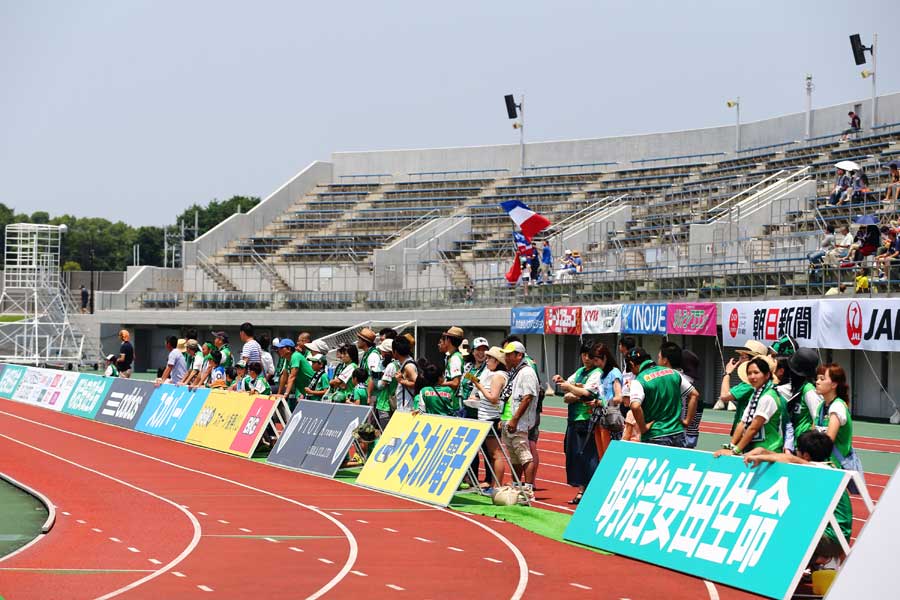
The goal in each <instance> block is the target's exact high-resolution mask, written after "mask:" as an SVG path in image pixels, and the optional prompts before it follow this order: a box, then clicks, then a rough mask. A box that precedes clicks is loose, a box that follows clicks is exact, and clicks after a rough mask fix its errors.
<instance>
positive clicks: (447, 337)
mask: <svg viewBox="0 0 900 600" xmlns="http://www.w3.org/2000/svg"><path fill="white" fill-rule="evenodd" d="M465 336H466V334H465V331H463V329H462V327H450V328H449V329H447V331H445V332H444V333H442V334H441V337H440V338H439V339H438V350H440V351H441V353H442V354H443V355H445V356H446V357H447V360H446V361H445V363H444V365H445V366H444V385H445V386H446V387H448V388H450V390H451V391H452V398H451V400H452V401H453V402H455V403H456V404H457V405H458V404H459V403H460V398H459V393H458V392H459V388H460V385H461V383H462V376H463V363H464V359H463V355H462V352H460V350H459V346H460V344H462V341H463V338H464V337H465ZM463 400H465V398H463Z"/></svg>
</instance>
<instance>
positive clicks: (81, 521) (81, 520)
mask: <svg viewBox="0 0 900 600" xmlns="http://www.w3.org/2000/svg"><path fill="white" fill-rule="evenodd" d="M75 522H76V523H78V524H79V525H84V524H85V523H87V521H85V520H84V519H75Z"/></svg>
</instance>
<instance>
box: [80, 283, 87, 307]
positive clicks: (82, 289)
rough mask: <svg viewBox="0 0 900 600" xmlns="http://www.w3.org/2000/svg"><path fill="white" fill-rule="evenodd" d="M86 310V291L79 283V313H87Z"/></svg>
mask: <svg viewBox="0 0 900 600" xmlns="http://www.w3.org/2000/svg"><path fill="white" fill-rule="evenodd" d="M87 311H88V291H87V289H85V287H84V284H83V283H82V284H81V314H83V315H84V314H87Z"/></svg>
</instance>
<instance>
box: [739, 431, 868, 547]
mask: <svg viewBox="0 0 900 600" xmlns="http://www.w3.org/2000/svg"><path fill="white" fill-rule="evenodd" d="M848 418H849V417H848ZM834 446H835V444H834V443H833V442H832V440H831V439H830V438H829V436H827V435H823V434H822V432H820V431H807V432H806V433H804V434H803V435H801V436H799V437H798V438H797V452H796V454H786V453H781V452H773V451H771V450H767V449H766V448H760V447H758V448H754V449H753V450H751V451H750V452H748V453H747V454H746V455H745V456H744V462H745V463H746V464H747V465H750V466H751V467H757V466H759V465H760V464H761V463H764V462H768V463H775V462H779V463H791V464H798V465H806V464H813V465H816V466H821V467H831V466H833V465H832V464H831V463H830V462H829V458H831V456H832V454H833V451H834ZM834 517H835V520H836V521H837V524H838V527H840V529H841V534H843V536H844V540H845V541H846V542H847V543H848V544H849V543H850V535H851V533H852V525H853V506H852V504H851V502H850V496H849V494H848V493H847V492H846V491H844V493H843V494H842V495H841V499H840V500H839V501H838V503H837V506H836V507H835V509H834ZM843 558H844V549H843V547H842V546H841V544H840V542H839V541H838V537H837V534H836V533H835V531H834V529H832V527H831V525H828V526H826V527H825V531H824V532H823V534H822V539H820V540H819V543H818V545H817V546H816V549H815V551H814V552H813V556H812V561H811V562H812V563H817V564H818V563H824V562H827V561H829V560H831V559H839V560H841V559H843Z"/></svg>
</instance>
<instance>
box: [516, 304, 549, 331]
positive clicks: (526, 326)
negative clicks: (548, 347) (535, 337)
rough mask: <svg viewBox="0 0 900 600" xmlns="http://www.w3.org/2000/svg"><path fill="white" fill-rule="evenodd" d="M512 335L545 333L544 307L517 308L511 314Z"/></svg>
mask: <svg viewBox="0 0 900 600" xmlns="http://www.w3.org/2000/svg"><path fill="white" fill-rule="evenodd" d="M509 331H510V333H544V307H543V306H517V307H515V308H513V309H512V310H511V311H510V313H509Z"/></svg>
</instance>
